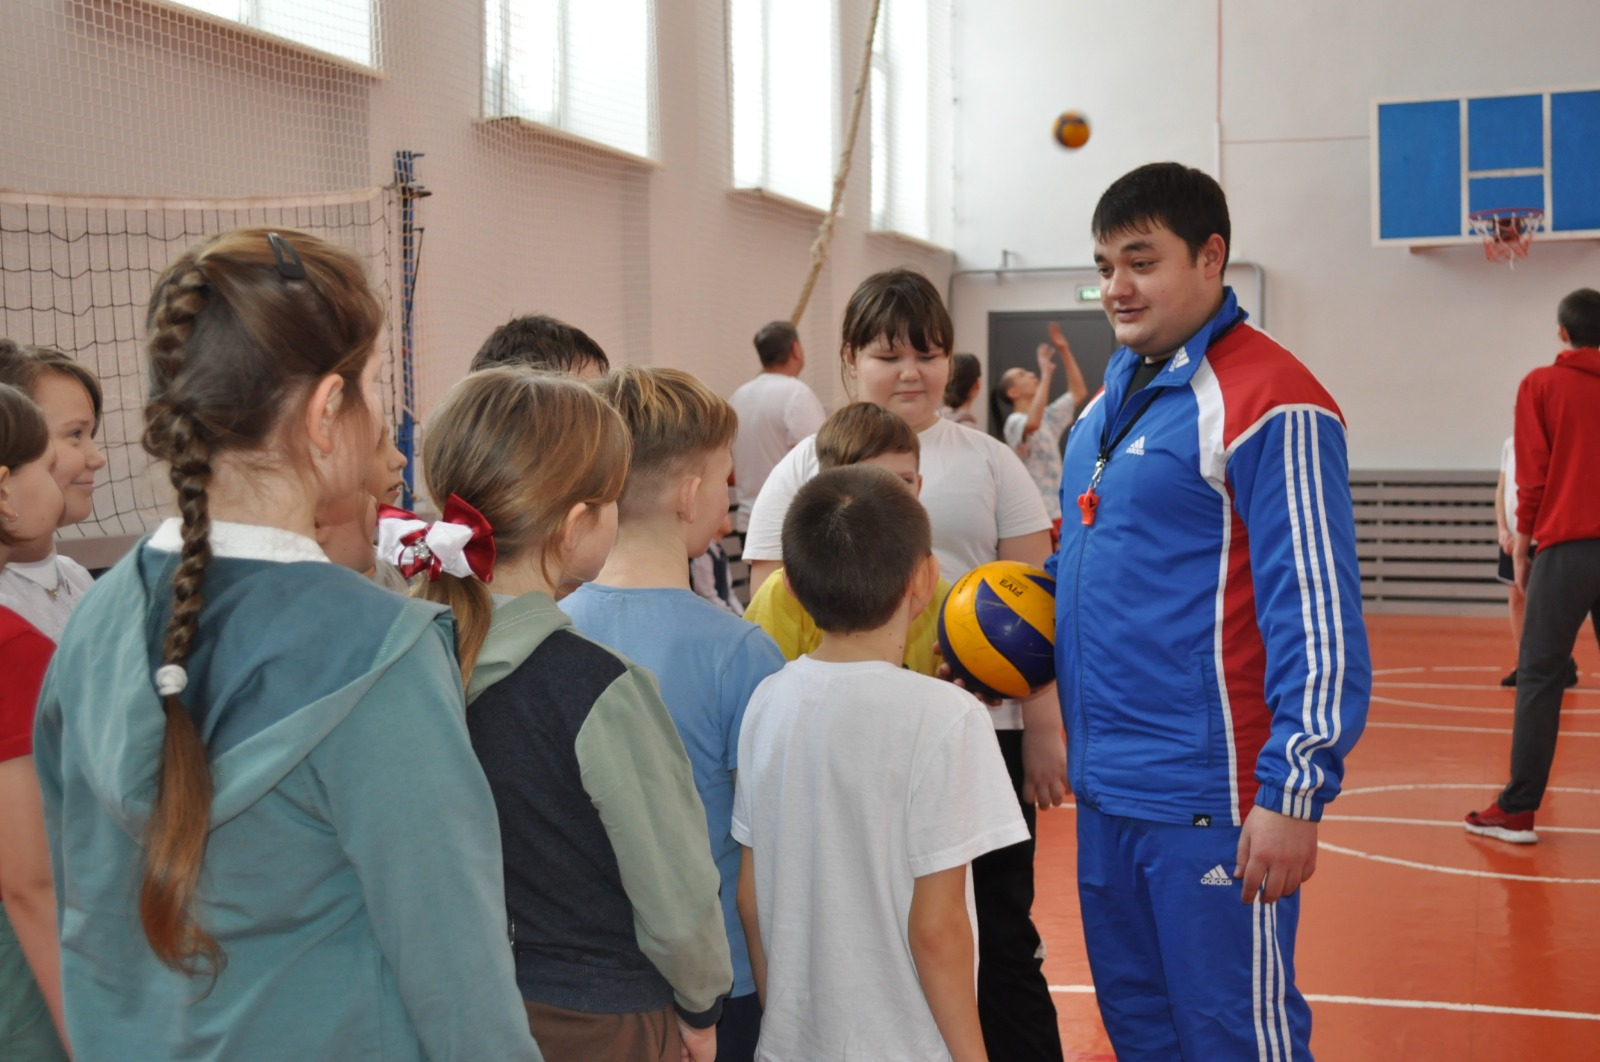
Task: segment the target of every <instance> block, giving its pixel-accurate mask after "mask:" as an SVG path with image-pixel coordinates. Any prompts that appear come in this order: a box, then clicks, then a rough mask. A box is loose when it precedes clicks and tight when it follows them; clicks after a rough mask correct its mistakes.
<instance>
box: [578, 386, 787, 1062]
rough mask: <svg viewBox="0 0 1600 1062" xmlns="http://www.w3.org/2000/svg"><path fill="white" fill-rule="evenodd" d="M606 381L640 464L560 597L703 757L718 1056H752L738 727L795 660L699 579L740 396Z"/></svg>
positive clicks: (754, 1008) (697, 767)
mask: <svg viewBox="0 0 1600 1062" xmlns="http://www.w3.org/2000/svg"><path fill="white" fill-rule="evenodd" d="M595 387H596V388H597V389H598V390H599V392H600V393H601V395H602V396H604V397H605V398H606V400H607V401H608V402H610V403H611V404H612V406H614V407H615V408H616V409H617V411H618V412H619V413H621V414H622V419H623V420H625V421H626V422H627V423H628V428H629V430H630V431H631V433H632V436H633V456H632V465H631V466H630V468H629V471H628V480H627V485H626V486H625V487H624V488H623V492H622V498H621V499H620V501H619V502H618V507H617V511H618V529H617V543H616V546H615V547H614V548H613V549H612V552H611V555H610V557H609V558H608V559H607V561H606V564H605V567H604V568H603V569H601V571H600V576H599V578H597V579H596V580H595V581H594V582H592V583H588V584H585V585H584V586H582V587H580V588H579V589H578V590H576V591H575V592H573V593H572V594H571V595H570V596H568V597H566V598H565V599H563V600H562V602H561V607H562V608H563V609H564V610H566V612H567V614H568V615H569V616H571V617H572V622H573V626H575V627H576V628H577V630H578V632H579V633H580V634H582V635H584V636H585V637H588V638H592V639H593V640H595V641H597V642H600V643H601V644H603V645H607V646H610V647H611V648H613V649H615V650H617V651H618V652H620V653H622V654H623V655H625V656H626V657H628V658H629V659H630V660H632V661H634V662H635V663H637V664H640V665H642V666H644V667H646V668H649V669H650V670H651V671H652V672H654V673H655V676H656V679H657V681H658V682H659V683H660V686H661V697H662V700H664V701H665V702H666V704H667V709H668V710H669V711H670V712H671V713H672V719H673V722H674V723H676V724H677V727H678V734H679V736H680V737H681V738H682V739H683V745H684V748H685V750H686V751H687V752H688V754H689V762H690V764H691V765H692V766H693V767H694V776H695V785H696V787H697V788H698V789H699V791H700V800H701V802H702V803H703V804H705V809H706V827H707V833H708V834H709V838H710V844H711V853H712V856H713V857H714V858H715V859H716V862H717V869H718V871H719V873H720V874H721V878H722V895H721V899H722V910H723V921H724V924H725V926H726V927H727V931H728V948H729V951H730V952H731V953H732V957H733V973H734V983H733V993H732V996H731V997H730V998H729V999H728V1001H727V1003H726V1004H725V1005H724V1007H723V1017H722V1021H721V1022H720V1023H719V1024H718V1027H717V1058H718V1059H719V1062H727V1060H730V1059H744V1060H749V1059H753V1058H754V1055H755V1045H756V1040H757V1038H758V1037H759V1034H760V1028H761V1008H760V1004H759V1003H758V1002H757V999H756V987H755V979H754V977H753V976H752V975H751V972H750V961H749V952H748V950H747V948H746V946H745V938H744V930H743V927H742V926H741V924H740V922H739V915H738V912H737V910H736V909H735V906H734V897H735V892H736V884H737V880H738V875H739V846H738V844H737V843H735V842H734V840H733V835H732V832H731V829H732V819H733V790H734V771H735V770H736V768H737V767H738V748H739V727H740V724H741V723H742V722H743V720H744V712H745V706H746V704H748V703H749V700H750V694H751V693H753V692H754V691H755V688H756V686H758V685H759V684H760V683H761V681H762V680H763V679H765V678H766V677H767V676H768V675H771V674H773V673H774V672H776V671H778V670H780V669H781V668H782V667H783V665H784V657H783V654H782V653H781V652H780V651H779V650H778V646H777V644H776V643H775V642H773V640H772V639H771V638H770V637H768V636H767V634H766V632H764V631H763V630H761V628H759V627H757V626H755V625H754V624H752V623H749V622H747V621H745V620H742V619H740V618H738V617H737V616H734V615H732V614H731V613H729V612H725V611H723V610H722V609H719V608H717V607H716V606H715V605H713V604H712V603H711V602H709V601H707V600H705V599H704V598H702V597H700V596H699V595H698V594H696V593H695V592H694V591H693V590H691V589H690V588H689V569H688V560H689V559H690V558H692V557H698V556H701V555H702V554H704V553H705V552H706V548H707V546H708V545H709V544H710V542H711V540H712V538H713V537H714V536H715V534H716V532H717V529H718V528H719V526H720V525H721V524H722V521H723V519H724V518H725V517H726V515H727V509H728V490H727V482H728V476H729V474H730V473H731V472H732V470H733V451H732V445H733V436H734V433H735V432H736V430H737V428H738V418H737V416H736V415H735V414H734V412H733V408H732V407H731V406H729V405H728V403H727V402H725V401H723V400H722V399H721V398H720V397H718V396H717V395H716V394H715V393H713V392H712V391H711V390H710V389H709V388H707V387H706V386H705V385H704V384H702V383H701V382H700V381H699V380H697V379H695V378H694V377H693V376H691V375H690V374H688V373H686V372H682V371H680V370H676V369H651V368H639V367H636V366H626V367H623V368H620V369H617V370H616V371H614V372H612V373H611V374H610V375H608V376H606V377H605V378H603V379H601V380H599V381H596V383H595Z"/></svg>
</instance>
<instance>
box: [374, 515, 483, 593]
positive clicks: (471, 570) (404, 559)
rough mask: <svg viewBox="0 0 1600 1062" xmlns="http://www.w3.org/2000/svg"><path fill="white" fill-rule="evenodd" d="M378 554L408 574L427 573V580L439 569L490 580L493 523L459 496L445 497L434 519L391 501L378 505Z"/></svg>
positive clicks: (434, 576) (433, 578)
mask: <svg viewBox="0 0 1600 1062" xmlns="http://www.w3.org/2000/svg"><path fill="white" fill-rule="evenodd" d="M378 556H380V557H382V558H383V559H384V560H386V561H388V562H389V563H391V564H393V565H394V566H395V567H397V568H399V569H400V574H401V575H403V576H405V577H406V578H407V579H410V578H411V577H412V576H414V575H417V574H418V573H419V572H426V573H427V574H428V578H429V579H430V580H436V579H438V578H439V576H440V575H441V574H443V573H448V574H450V575H454V576H456V577H457V578H460V579H465V578H467V576H469V575H474V576H477V577H478V578H479V579H481V580H482V581H483V582H486V583H487V582H490V581H491V580H493V579H494V562H495V544H494V528H492V527H490V526H489V521H488V520H487V519H485V518H484V515H483V514H482V513H480V512H479V511H478V510H477V509H474V508H473V507H472V506H471V505H469V504H467V502H466V501H465V500H463V499H462V498H460V497H459V496H457V495H455V494H452V495H450V499H449V500H448V501H446V502H445V506H444V518H443V519H442V520H439V521H437V522H436V523H431V524H430V523H428V522H427V521H425V520H419V519H418V518H417V515H416V514H415V513H412V512H408V511H406V510H405V509H397V508H395V507H394V506H392V505H380V506H378Z"/></svg>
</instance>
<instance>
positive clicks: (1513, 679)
mask: <svg viewBox="0 0 1600 1062" xmlns="http://www.w3.org/2000/svg"><path fill="white" fill-rule="evenodd" d="M1516 684H1517V669H1516V668H1512V669H1511V672H1510V674H1508V675H1506V677H1505V678H1503V679H1501V680H1500V685H1502V686H1515V685H1516Z"/></svg>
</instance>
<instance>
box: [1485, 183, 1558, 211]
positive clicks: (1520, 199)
mask: <svg viewBox="0 0 1600 1062" xmlns="http://www.w3.org/2000/svg"><path fill="white" fill-rule="evenodd" d="M1491 207H1538V208H1539V209H1540V210H1543V209H1544V177H1543V176H1533V177H1474V178H1472V179H1471V180H1469V181H1468V182H1467V209H1468V210H1488V209H1489V208H1491Z"/></svg>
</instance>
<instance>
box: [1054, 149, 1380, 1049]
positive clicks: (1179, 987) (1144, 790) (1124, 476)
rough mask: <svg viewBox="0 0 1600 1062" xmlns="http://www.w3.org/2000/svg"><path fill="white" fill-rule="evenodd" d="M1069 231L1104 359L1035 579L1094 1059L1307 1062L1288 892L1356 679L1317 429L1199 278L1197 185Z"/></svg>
mask: <svg viewBox="0 0 1600 1062" xmlns="http://www.w3.org/2000/svg"><path fill="white" fill-rule="evenodd" d="M1093 231H1094V239H1095V261H1096V263H1097V264H1098V265H1099V268H1100V275H1101V277H1102V281H1101V283H1102V287H1101V300H1102V302H1103V303H1104V305H1105V310H1106V314H1107V316H1108V317H1109V318H1110V319H1111V324H1112V327H1113V329H1114V331H1115V332H1116V336H1117V340H1118V341H1119V342H1120V343H1121V344H1122V346H1121V348H1120V349H1119V350H1117V352H1116V353H1115V354H1114V355H1113V356H1112V359H1111V362H1110V365H1109V366H1108V367H1107V369H1106V384H1105V389H1104V390H1103V391H1102V392H1101V393H1100V394H1099V395H1098V396H1096V398H1095V399H1094V400H1092V401H1091V402H1090V404H1089V406H1088V407H1087V408H1086V409H1085V411H1084V413H1083V415H1082V416H1081V417H1079V419H1078V423H1077V424H1076V425H1075V426H1074V427H1073V429H1072V434H1071V436H1070V437H1069V441H1068V443H1067V451H1066V460H1065V470H1064V474H1063V477H1062V499H1061V501H1062V504H1061V508H1062V511H1063V512H1064V513H1066V514H1067V519H1066V520H1065V521H1063V523H1062V527H1061V549H1060V552H1058V553H1057V554H1056V555H1055V556H1054V557H1052V558H1051V560H1050V564H1049V567H1050V568H1051V569H1052V570H1053V574H1054V575H1055V576H1056V579H1057V581H1058V585H1057V606H1056V617H1057V629H1056V664H1057V678H1058V688H1059V690H1060V695H1061V708H1062V716H1063V718H1064V720H1065V723H1066V729H1067V745H1068V772H1069V775H1070V778H1071V781H1072V789H1073V792H1074V794H1075V795H1076V799H1077V806H1078V890H1079V896H1080V899H1081V902H1082V907H1083V925H1084V933H1085V935H1086V937H1087V942H1088V951H1089V964H1090V967H1091V969H1092V971H1093V973H1094V982H1095V993H1096V996H1097V998H1098V1001H1099V1005H1100V1013H1101V1016H1102V1018H1103V1019H1104V1021H1105V1026H1106V1030H1107V1032H1108V1033H1109V1034H1110V1036H1111V1041H1112V1044H1113V1046H1114V1047H1115V1048H1116V1052H1117V1057H1118V1059H1120V1060H1121V1062H1140V1060H1152V1062H1154V1060H1160V1062H1170V1060H1172V1059H1178V1058H1182V1059H1190V1060H1194V1059H1205V1060H1207V1062H1211V1060H1232V1059H1251V1060H1254V1059H1271V1060H1278V1059H1289V1058H1293V1059H1295V1060H1301V1059H1308V1058H1310V1053H1309V1049H1308V1046H1307V1042H1308V1040H1309V1038H1310V1034H1311V1013H1310V1010H1309V1008H1308V1007H1307V1005H1306V1002H1305V1000H1304V999H1303V998H1302V996H1301V995H1300V993H1299V991H1298V990H1296V988H1295V986H1294V940H1295V928H1296V923H1297V921H1298V916H1299V906H1300V905H1299V901H1300V897H1299V894H1298V892H1297V891H1296V890H1297V889H1298V888H1299V886H1300V883H1301V882H1303V881H1305V880H1306V879H1307V878H1309V877H1311V873H1312V871H1313V869H1314V868H1315V866H1316V856H1317V820H1318V819H1319V818H1320V817H1321V815H1322V810H1323V807H1324V805H1325V804H1327V802H1328V801H1330V800H1332V799H1333V798H1334V796H1335V795H1336V794H1337V793H1338V792H1339V783H1340V780H1341V778H1342V777H1343V774H1344V757H1345V754H1346V753H1348V752H1349V750H1350V747H1351V746H1352V745H1353V744H1354V743H1355V740H1356V738H1357V737H1358V736H1359V735H1360V733H1361V729H1362V725H1363V723H1364V721H1365V719H1366V712H1367V698H1368V693H1369V691H1370V688H1371V662H1370V660H1369V658H1368V655H1367V639H1366V630H1365V628H1364V626H1363V624H1362V621H1361V586H1360V579H1359V575H1358V573H1357V567H1356V551H1355V526H1354V519H1353V516H1352V513H1351V503H1350V486H1349V478H1348V471H1347V463H1346V455H1345V434H1344V422H1343V419H1342V417H1341V416H1340V413H1339V410H1338V407H1337V406H1335V405H1334V402H1333V399H1332V398H1330V397H1329V396H1328V393H1327V392H1326V391H1325V390H1323V388H1322V385H1321V384H1319V383H1318V382H1317V381H1316V379H1315V378H1314V377H1313V376H1312V375H1311V373H1310V372H1309V371H1308V370H1307V369H1306V367H1305V366H1304V365H1302V364H1300V362H1298V361H1296V360H1295V358H1294V356H1293V355H1291V354H1290V353H1289V352H1288V351H1286V350H1284V349H1283V348H1282V347H1281V346H1279V345H1278V344H1277V343H1275V342H1274V341H1273V340H1271V339H1269V338H1268V337H1267V336H1266V335H1264V334H1263V333H1261V332H1259V331H1257V330H1256V329H1254V328H1252V327H1251V326H1250V325H1248V324H1246V323H1245V321H1244V318H1245V314H1244V313H1243V312H1242V311H1241V310H1240V309H1239V306H1238V303H1237V301H1236V300H1235V299H1234V295H1233V291H1232V289H1230V288H1227V287H1225V286H1224V285H1223V276H1222V274H1223V269H1224V267H1225V266H1226V265H1227V258H1228V240H1229V237H1230V228H1229V222H1228V206H1227V201H1226V199H1225V198H1224V197H1223V194H1222V189H1221V188H1220V187H1218V185H1217V183H1216V182H1215V181H1214V180H1212V179H1211V178H1210V177H1208V176H1207V175H1205V174H1204V173H1201V172H1200V171H1199V170H1194V169H1189V168H1187V167H1184V166H1180V165H1178V164H1176V163H1157V164H1152V165H1149V166H1144V167H1141V168H1140V169H1137V170H1134V171H1133V172H1132V173H1129V174H1127V175H1126V176H1124V177H1122V178H1120V179H1119V180H1118V181H1117V182H1116V183H1115V184H1113V185H1112V186H1111V187H1110V188H1109V189H1107V191H1106V193H1105V194H1104V195H1103V196H1102V197H1101V199H1100V203H1099V205H1098V206H1097V207H1096V208H1095V214H1094V220H1093ZM1241 899H1243V901H1244V902H1241Z"/></svg>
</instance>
